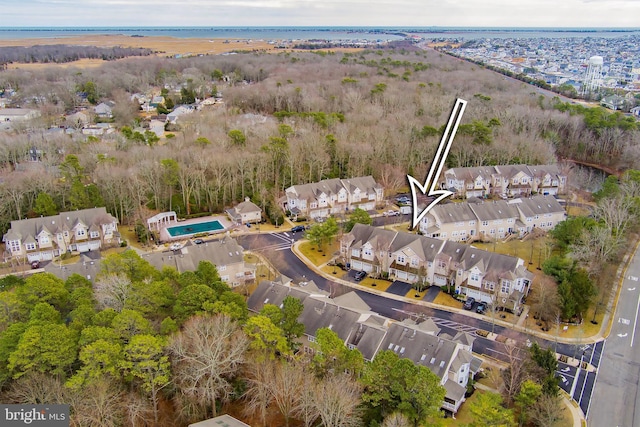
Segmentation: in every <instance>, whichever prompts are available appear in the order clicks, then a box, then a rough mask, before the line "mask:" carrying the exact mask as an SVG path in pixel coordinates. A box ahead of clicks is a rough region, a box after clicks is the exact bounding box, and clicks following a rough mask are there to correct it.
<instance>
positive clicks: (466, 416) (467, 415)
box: [440, 390, 487, 427]
mask: <svg viewBox="0 0 640 427" xmlns="http://www.w3.org/2000/svg"><path fill="white" fill-rule="evenodd" d="M484 393H487V392H486V391H484V390H476V391H475V392H474V393H473V395H472V396H471V397H470V398H468V399H467V400H465V401H464V403H463V404H462V406H460V410H459V411H458V413H457V414H456V418H455V419H453V418H445V419H444V420H443V421H442V422H441V423H440V425H441V426H443V427H454V426H463V425H467V424H470V423H472V422H473V421H474V419H473V415H471V410H470V409H469V407H470V406H471V405H470V404H471V403H473V401H475V400H476V399H477V398H478V396H480V395H481V394H484Z"/></svg>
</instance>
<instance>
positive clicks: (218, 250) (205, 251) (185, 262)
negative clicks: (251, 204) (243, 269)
mask: <svg viewBox="0 0 640 427" xmlns="http://www.w3.org/2000/svg"><path fill="white" fill-rule="evenodd" d="M142 258H143V259H145V260H147V261H148V262H149V263H150V264H151V265H153V266H154V267H155V268H157V269H158V270H161V269H162V267H164V266H169V267H173V268H175V269H176V270H178V272H180V273H182V272H185V271H195V270H197V269H198V264H199V263H200V261H209V262H211V263H212V264H214V265H216V266H221V265H231V264H237V263H243V262H244V249H243V248H242V246H240V245H239V244H238V242H236V241H235V239H232V238H229V237H225V238H223V239H219V240H212V241H208V242H205V243H203V244H201V245H193V244H191V243H190V242H187V244H186V245H184V246H183V247H182V249H180V250H179V251H176V252H175V253H173V252H171V253H168V252H153V253H150V254H144V255H142Z"/></svg>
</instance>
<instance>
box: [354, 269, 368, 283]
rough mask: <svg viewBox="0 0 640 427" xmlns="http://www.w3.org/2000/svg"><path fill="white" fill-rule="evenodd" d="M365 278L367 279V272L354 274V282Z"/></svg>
mask: <svg viewBox="0 0 640 427" xmlns="http://www.w3.org/2000/svg"><path fill="white" fill-rule="evenodd" d="M365 277H367V272H366V271H358V272H357V273H356V282H359V281H361V280H362V279H364V278H365Z"/></svg>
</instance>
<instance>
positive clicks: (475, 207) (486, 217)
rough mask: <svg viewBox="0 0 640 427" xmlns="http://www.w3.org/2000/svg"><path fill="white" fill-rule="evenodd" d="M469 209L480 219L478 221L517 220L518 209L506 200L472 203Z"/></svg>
mask: <svg viewBox="0 0 640 427" xmlns="http://www.w3.org/2000/svg"><path fill="white" fill-rule="evenodd" d="M468 205H469V208H471V210H472V211H473V213H474V214H475V215H476V217H477V218H478V221H493V220H496V219H503V220H504V219H507V218H517V217H518V216H519V215H518V209H517V208H516V207H515V206H514V205H513V204H510V203H507V202H506V201H504V200H494V201H490V202H482V203H470V204H468Z"/></svg>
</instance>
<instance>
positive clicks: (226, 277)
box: [220, 274, 229, 282]
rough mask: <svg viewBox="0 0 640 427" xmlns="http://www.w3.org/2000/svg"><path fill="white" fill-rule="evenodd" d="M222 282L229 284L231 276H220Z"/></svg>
mask: <svg viewBox="0 0 640 427" xmlns="http://www.w3.org/2000/svg"><path fill="white" fill-rule="evenodd" d="M220 280H222V281H223V282H228V281H229V275H228V274H227V275H226V276H220Z"/></svg>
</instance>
